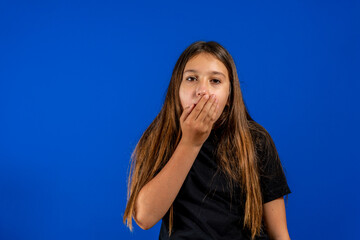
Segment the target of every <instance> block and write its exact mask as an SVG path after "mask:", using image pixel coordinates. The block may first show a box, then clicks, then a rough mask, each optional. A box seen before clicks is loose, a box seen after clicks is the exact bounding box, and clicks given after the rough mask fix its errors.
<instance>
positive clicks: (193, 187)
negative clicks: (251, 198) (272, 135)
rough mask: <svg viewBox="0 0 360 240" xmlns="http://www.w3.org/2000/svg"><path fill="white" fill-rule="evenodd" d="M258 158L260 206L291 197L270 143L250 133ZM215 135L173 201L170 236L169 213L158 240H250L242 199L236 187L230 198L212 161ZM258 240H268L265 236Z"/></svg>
mask: <svg viewBox="0 0 360 240" xmlns="http://www.w3.org/2000/svg"><path fill="white" fill-rule="evenodd" d="M252 133H253V136H254V139H255V141H254V142H255V143H256V149H257V151H258V154H259V159H260V161H259V167H260V169H259V171H260V186H261V190H262V196H263V202H264V203H266V202H269V201H272V200H274V199H276V198H279V197H281V196H283V195H286V194H289V193H291V191H290V188H289V186H288V184H287V181H286V178H285V174H284V172H283V170H282V166H281V163H280V161H279V160H278V161H276V157H278V155H277V152H276V149H275V145H272V144H271V143H273V142H272V140H271V141H270V142H269V141H266V139H265V137H264V136H261V135H259V134H257V133H255V132H252ZM215 146H216V141H215V137H214V132H212V133H211V134H210V136H209V137H208V139H207V140H206V141H205V142H204V144H203V146H202V148H201V150H200V152H199V154H198V156H197V158H196V159H195V161H194V163H193V165H192V167H191V169H190V171H189V173H188V175H187V177H186V179H185V181H184V183H183V185H182V187H181V189H180V191H179V193H178V195H177V197H176V198H175V200H174V203H173V207H174V215H173V216H174V218H173V232H172V234H171V236H170V238H169V235H168V227H169V222H168V220H169V212H170V211H168V212H167V213H166V214H165V215H164V217H163V219H162V224H161V228H160V234H159V240H165V239H173V240H175V239H176V240H180V239H182V240H183V239H191V240H197V239H209V240H210V239H224V240H225V239H226V240H228V239H239V240H240V239H250V237H249V236H250V232H249V231H248V230H245V229H243V228H242V226H243V216H244V210H243V209H244V205H245V203H244V201H245V199H244V196H242V193H241V189H240V187H239V186H238V185H235V191H234V192H233V193H232V197H231V196H230V188H229V186H228V183H227V178H226V176H225V175H224V173H223V172H222V171H220V169H219V168H218V165H217V163H216V159H215V157H214V149H215ZM257 239H269V238H268V236H267V233H266V229H265V228H264V232H263V233H262V235H261V236H259V237H258V238H257Z"/></svg>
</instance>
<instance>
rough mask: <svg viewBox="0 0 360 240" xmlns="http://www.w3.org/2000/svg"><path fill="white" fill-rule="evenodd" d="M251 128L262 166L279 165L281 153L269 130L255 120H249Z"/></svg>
mask: <svg viewBox="0 0 360 240" xmlns="http://www.w3.org/2000/svg"><path fill="white" fill-rule="evenodd" d="M249 128H250V132H251V136H252V138H253V139H252V140H253V143H254V147H255V150H256V155H257V156H258V160H259V163H260V165H261V168H262V167H265V166H269V165H272V166H277V165H279V163H280V159H279V155H278V152H277V149H276V146H275V143H274V141H273V139H272V137H271V136H270V134H269V132H268V131H267V130H266V129H265V128H264V127H263V126H261V125H260V124H259V123H256V122H254V121H251V122H249Z"/></svg>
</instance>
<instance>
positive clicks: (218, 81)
mask: <svg viewBox="0 0 360 240" xmlns="http://www.w3.org/2000/svg"><path fill="white" fill-rule="evenodd" d="M213 80H215V81H216V84H219V83H221V81H220V80H219V79H213Z"/></svg>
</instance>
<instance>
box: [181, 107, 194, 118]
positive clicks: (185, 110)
mask: <svg viewBox="0 0 360 240" xmlns="http://www.w3.org/2000/svg"><path fill="white" fill-rule="evenodd" d="M193 107H194V104H192V105H190V106H187V107H186V108H184V111H183V112H182V114H181V116H180V121H181V122H184V121H185V120H186V119H187V117H188V116H189V114H190V112H191V110H192V109H193Z"/></svg>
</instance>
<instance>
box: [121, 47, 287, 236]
mask: <svg viewBox="0 0 360 240" xmlns="http://www.w3.org/2000/svg"><path fill="white" fill-rule="evenodd" d="M131 158H132V163H131V169H130V174H129V182H128V202H127V206H126V209H125V213H124V223H125V222H126V220H127V226H128V227H129V228H130V229H131V230H132V218H134V220H135V222H136V223H137V224H138V225H139V226H140V227H141V228H142V229H149V228H151V227H152V226H154V225H155V224H156V223H157V222H158V221H159V220H160V219H162V225H161V229H160V235H159V239H290V237H289V234H288V230H287V224H286V213H285V206H284V198H283V196H284V195H287V194H289V193H291V191H290V188H289V186H288V184H287V181H286V178H285V174H284V171H283V168H282V165H281V162H280V159H279V156H278V153H277V150H276V148H275V144H274V142H273V140H272V138H271V137H270V135H269V133H268V132H267V131H266V130H265V128H263V127H262V126H261V125H260V124H258V123H256V122H255V121H254V120H253V119H252V118H251V117H250V115H249V113H248V111H247V109H246V107H245V104H244V101H243V98H242V93H241V89H240V84H239V80H238V76H237V72H236V67H235V63H234V61H233V59H232V57H231V55H230V54H229V53H228V51H227V50H226V49H225V48H224V47H222V46H221V45H220V44H218V43H217V42H214V41H210V42H204V41H198V42H195V43H193V44H191V45H190V46H189V47H188V48H187V49H185V51H184V52H183V53H182V54H181V56H180V58H179V59H178V61H177V63H176V65H175V68H174V71H173V74H172V77H171V81H170V85H169V87H168V91H167V95H166V98H165V102H164V105H163V107H162V109H161V111H160V113H159V114H158V115H157V117H156V118H155V120H154V121H153V122H152V123H151V124H150V126H149V127H148V128H147V129H146V131H145V132H144V134H143V135H142V137H141V138H140V140H139V142H138V144H137V145H136V147H135V150H134V152H133V154H132V156H131Z"/></svg>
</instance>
